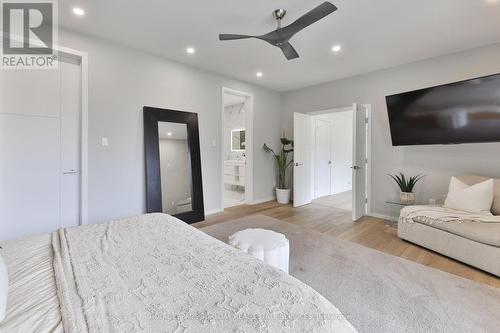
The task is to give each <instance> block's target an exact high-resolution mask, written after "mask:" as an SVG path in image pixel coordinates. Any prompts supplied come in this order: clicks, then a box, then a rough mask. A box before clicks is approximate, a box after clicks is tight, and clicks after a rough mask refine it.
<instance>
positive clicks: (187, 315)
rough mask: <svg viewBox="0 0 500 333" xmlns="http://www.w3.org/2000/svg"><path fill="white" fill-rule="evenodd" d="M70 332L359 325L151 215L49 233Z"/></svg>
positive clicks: (246, 259)
mask: <svg viewBox="0 0 500 333" xmlns="http://www.w3.org/2000/svg"><path fill="white" fill-rule="evenodd" d="M53 247H54V271H55V275H56V282H57V286H58V292H59V298H60V303H61V314H62V318H63V324H64V327H65V330H66V331H67V332H87V331H89V332H218V333H219V332H235V333H243V332H355V329H354V328H353V327H352V326H351V325H350V323H349V322H348V321H347V320H346V319H345V318H344V317H343V315H342V314H341V313H340V312H339V311H338V310H337V309H336V308H335V307H334V306H333V305H331V304H330V303H329V302H328V301H327V300H326V299H325V298H323V297H322V296H321V295H319V294H318V293H316V292H315V291H314V290H313V289H311V288H310V287H308V286H306V285H305V284H303V283H301V282H300V281H298V280H296V279H294V278H293V277H291V276H289V275H288V274H285V273H283V272H281V271H279V270H277V269H274V268H272V267H270V266H267V265H265V264H263V263H262V262H260V261H259V260H257V259H254V258H253V257H250V256H249V255H247V254H245V253H242V252H239V251H237V250H235V249H233V248H231V247H229V246H228V245H226V244H224V243H222V242H219V241H218V240H215V239H214V238H212V237H210V236H208V235H206V234H204V233H203V232H201V231H198V230H196V229H195V228H192V227H190V226H188V225H186V224H184V223H183V222H181V221H179V220H177V219H175V218H173V217H171V216H168V215H163V214H151V215H145V216H141V217H136V218H131V219H127V220H122V221H115V222H111V223H106V224H95V225H87V226H83V227H79V228H71V229H65V230H61V231H59V232H57V233H54V234H53Z"/></svg>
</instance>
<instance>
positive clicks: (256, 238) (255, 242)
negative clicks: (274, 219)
mask: <svg viewBox="0 0 500 333" xmlns="http://www.w3.org/2000/svg"><path fill="white" fill-rule="evenodd" d="M229 245H232V246H234V247H235V248H237V249H240V250H241V251H243V252H246V253H248V254H251V255H253V256H254V257H255V258H258V259H260V260H262V261H264V262H265V263H267V264H269V265H271V266H273V267H276V268H279V269H281V270H283V271H285V272H286V273H288V260H289V257H290V245H289V243H288V239H286V237H285V235H282V234H280V233H277V232H274V231H272V230H264V229H246V230H242V231H238V232H237V233H235V234H234V235H231V236H229Z"/></svg>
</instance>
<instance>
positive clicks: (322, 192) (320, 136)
mask: <svg viewBox="0 0 500 333" xmlns="http://www.w3.org/2000/svg"><path fill="white" fill-rule="evenodd" d="M315 126H316V128H315V141H316V142H315V149H314V152H315V153H314V162H315V163H314V165H315V172H314V192H315V193H314V197H315V198H321V197H324V196H327V195H330V194H331V193H330V183H331V167H332V159H331V153H332V144H331V143H332V133H331V122H329V121H326V120H321V119H316V121H315Z"/></svg>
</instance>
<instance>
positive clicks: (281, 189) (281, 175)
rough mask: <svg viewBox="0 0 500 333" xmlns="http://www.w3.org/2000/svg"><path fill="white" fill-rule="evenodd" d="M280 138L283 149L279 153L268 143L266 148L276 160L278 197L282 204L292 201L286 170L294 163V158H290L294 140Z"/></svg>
mask: <svg viewBox="0 0 500 333" xmlns="http://www.w3.org/2000/svg"><path fill="white" fill-rule="evenodd" d="M280 140H281V150H280V152H279V153H278V154H277V153H275V152H274V150H273V149H271V148H269V146H268V145H266V144H264V149H265V150H266V151H268V152H270V153H271V154H273V156H274V160H275V162H276V171H277V177H278V184H277V185H276V199H277V200H278V202H279V203H281V204H288V203H289V202H290V189H289V188H288V186H287V184H286V180H287V177H286V174H287V172H286V171H287V169H288V168H289V167H290V166H291V165H292V163H293V159H290V160H288V156H289V154H290V153H292V152H293V140H290V139H287V138H281V139H280Z"/></svg>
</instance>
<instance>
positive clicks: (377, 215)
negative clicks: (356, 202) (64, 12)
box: [368, 213, 385, 220]
mask: <svg viewBox="0 0 500 333" xmlns="http://www.w3.org/2000/svg"><path fill="white" fill-rule="evenodd" d="M368 216H371V217H376V218H378V219H382V220H385V215H383V214H378V213H368Z"/></svg>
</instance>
